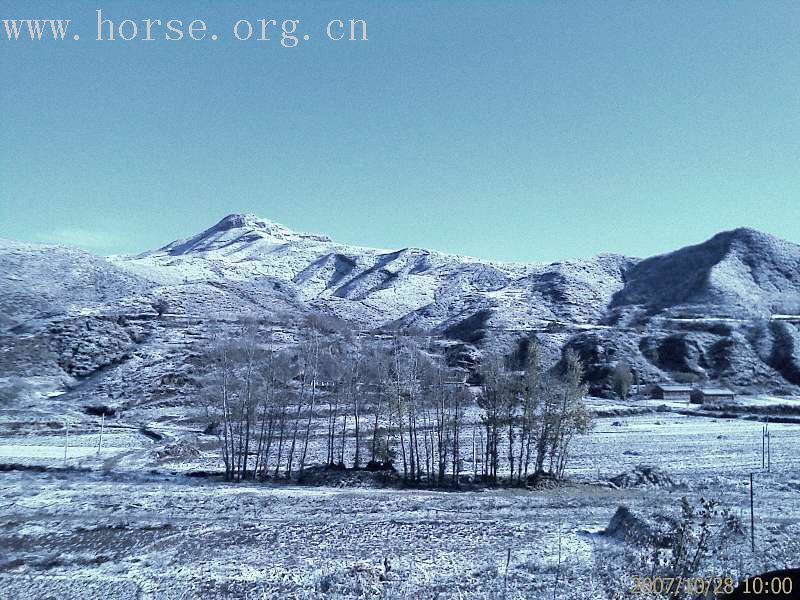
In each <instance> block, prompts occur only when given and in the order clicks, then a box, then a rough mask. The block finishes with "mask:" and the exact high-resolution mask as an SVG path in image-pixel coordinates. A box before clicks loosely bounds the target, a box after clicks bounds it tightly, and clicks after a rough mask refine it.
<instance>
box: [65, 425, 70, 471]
mask: <svg viewBox="0 0 800 600" xmlns="http://www.w3.org/2000/svg"><path fill="white" fill-rule="evenodd" d="M68 446H69V419H64V466H65V467H66V466H67V447H68Z"/></svg>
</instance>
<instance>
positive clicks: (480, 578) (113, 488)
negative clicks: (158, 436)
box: [0, 413, 800, 598]
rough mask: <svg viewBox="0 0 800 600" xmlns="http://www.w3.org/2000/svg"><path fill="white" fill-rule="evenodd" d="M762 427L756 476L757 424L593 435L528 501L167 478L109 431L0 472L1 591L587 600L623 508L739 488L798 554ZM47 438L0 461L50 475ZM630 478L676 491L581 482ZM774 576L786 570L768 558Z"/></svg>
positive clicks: (735, 496)
mask: <svg viewBox="0 0 800 600" xmlns="http://www.w3.org/2000/svg"><path fill="white" fill-rule="evenodd" d="M771 428H772V431H773V440H772V451H773V455H772V467H773V468H772V471H771V472H765V471H762V470H761V468H760V460H761V455H760V424H759V423H756V422H752V421H745V420H739V419H711V418H701V417H696V416H687V415H679V414H674V413H657V414H655V413H654V414H645V415H634V416H629V417H622V418H603V419H599V420H598V422H597V424H596V427H595V430H594V432H593V433H592V434H591V435H590V436H587V437H585V438H581V439H579V440H578V443H576V445H575V449H574V455H573V462H572V468H571V469H570V474H571V476H572V477H573V478H574V479H575V481H576V483H574V484H572V485H570V486H568V487H565V488H560V489H553V490H540V491H533V492H531V491H527V490H524V489H519V490H505V489H485V490H479V491H464V492H450V491H447V492H445V491H420V490H386V489H333V488H306V487H297V486H289V485H282V486H280V485H272V484H253V483H246V484H239V485H236V484H224V483H221V482H217V481H213V480H210V481H207V480H197V479H195V478H188V477H185V476H182V475H173V474H172V469H173V468H174V467H176V466H177V464H178V463H174V462H167V463H161V462H159V461H157V460H155V458H154V456H153V454H152V449H153V447H154V445H153V444H152V440H149V438H146V437H145V436H143V435H141V434H139V433H138V432H137V431H135V430H121V431H113V430H112V432H111V433H109V434H108V444H109V445H108V446H106V447H105V448H104V450H103V451H102V455H101V456H102V457H103V459H102V460H99V461H98V460H97V459H96V456H95V457H92V456H89V454H90V453H92V452H96V446H94V445H93V444H94V443H95V442H96V436H94V435H93V434H88V433H84V434H80V435H77V436H75V441H76V447H75V448H74V451H75V452H76V454H77V453H78V452H81V453H87V454H86V455H84V456H75V458H74V461H75V462H73V463H70V464H72V465H73V466H91V467H93V468H94V470H93V471H91V472H68V471H67V472H64V471H61V472H51V473H33V472H26V471H10V472H5V473H0V547H2V548H5V549H7V550H6V553H4V556H3V558H2V560H1V561H0V585H2V586H3V587H2V589H4V590H7V591H9V593H12V596H11V597H16V598H34V597H41V596H43V595H45V594H56V595H58V597H64V598H87V597H100V596H102V597H119V598H134V597H152V598H191V597H210V598H214V597H219V598H246V597H247V598H253V597H275V598H277V597H295V598H303V597H317V598H334V597H337V598H348V597H352V598H355V597H362V598H372V597H375V598H377V597H380V595H381V594H383V597H389V598H407V597H412V596H413V597H417V598H429V597H434V596H437V595H438V597H441V598H457V597H461V598H489V597H497V596H502V595H503V589H504V588H505V590H506V592H505V596H506V597H508V598H545V597H547V598H552V597H553V592H554V590H553V586H554V585H555V573H556V571H560V576H559V579H560V581H561V583H560V584H559V585H561V586H563V589H562V588H560V592H563V593H557V595H556V597H559V598H560V597H567V592H569V595H570V596H571V597H576V598H598V597H603V595H602V594H601V593H600V592H599V591H598V589H597V588H596V585H597V579H596V578H595V577H593V576H592V573H594V571H595V570H596V569H598V568H601V569H602V568H604V567H603V566H602V560H603V559H602V558H601V559H600V565H598V564H596V560H597V558H598V555H597V553H598V552H599V551H600V548H601V547H602V543H601V542H602V539H601V538H599V537H598V536H596V535H592V534H589V533H588V532H589V531H600V530H602V529H603V528H604V527H605V526H606V525H607V524H608V521H609V519H610V518H611V515H612V514H613V513H614V511H615V510H616V508H617V507H618V506H619V505H620V504H623V503H624V504H626V505H629V506H631V507H632V508H634V509H636V510H642V511H652V510H674V509H675V508H676V503H677V500H678V498H679V497H680V496H681V495H683V494H686V495H688V496H690V497H692V498H697V497H698V496H701V495H703V496H706V497H711V496H715V497H720V498H721V499H722V500H723V502H725V504H726V506H731V507H733V508H734V509H735V510H736V511H739V512H742V511H744V510H745V507H746V506H747V502H748V494H749V488H748V478H749V473H750V472H751V471H755V473H756V481H757V487H756V494H757V496H756V502H757V504H756V506H757V509H758V511H757V517H758V521H757V538H758V540H759V543H764V544H767V543H769V544H772V545H773V546H774V547H775V548H782V547H787V544H790V543H791V541H790V540H791V539H795V540H796V539H797V534H798V533H800V531H798V523H799V522H800V477H798V473H800V470H798V468H799V467H800V456H799V455H798V454H797V453H796V451H794V449H796V448H797V447H798V442H800V426H798V425H794V424H773V425H772V426H771ZM172 431H173V434H175V432H176V431H177V430H176V429H174V428H173V430H172ZM115 436H119V442H118V441H117V439H116V438H115ZM39 437H40V438H41V436H39ZM59 439H61V440H62V442H63V438H59V436H58V435H52V436H50V437H49V438H47V440H45V441H43V440H42V439H39V440H32V441H31V440H21V439H19V440H14V443H9V436H5V437H4V438H3V439H2V440H0V447H2V448H8V447H11V448H13V449H14V450H13V452H15V453H17V456H16V458H24V457H25V456H27V457H29V458H37V459H44V460H51V457H49V456H45V457H42V456H41V455H40V453H41V452H42V451H43V449H47V450H46V452H57V451H59V450H61V451H62V452H63V446H61V447H59V445H58V442H59ZM23 441H27V442H28V443H23ZM131 453H133V454H132V455H131ZM37 455H38V456H37ZM126 456H133V457H134V458H136V460H134V461H133V462H131V463H129V464H126V463H125V462H124V461H122V459H123V458H124V457H126ZM61 459H63V454H62V455H57V456H54V457H52V461H53V464H58V463H59V461H60V460H61ZM209 459H210V456H209ZM3 460H5V459H3ZM642 463H647V464H655V465H658V466H661V467H663V468H665V469H666V470H667V471H669V472H670V473H672V474H673V475H674V476H675V477H676V478H677V479H679V480H681V481H682V482H683V483H684V486H685V487H683V488H681V489H676V490H665V489H627V490H625V489H612V488H609V487H607V486H605V485H604V486H598V485H596V484H594V483H593V482H595V481H596V480H598V479H601V480H606V479H607V478H608V477H610V476H612V475H615V474H617V473H619V472H621V471H624V470H627V469H629V468H631V467H633V466H635V465H637V464H642ZM104 466H105V468H103V467H104ZM559 548H560V552H559ZM509 549H511V555H510V562H509V566H508V574H507V576H506V560H507V558H508V551H509ZM789 551H791V550H788V551H787V552H789ZM774 560H775V561H778V562H780V561H781V560H789V559H787V558H785V557H784V558H781V555H780V554H778V553H777V551H776V554H775V558H774ZM556 591H557V592H559V590H556Z"/></svg>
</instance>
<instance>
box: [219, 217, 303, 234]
mask: <svg viewBox="0 0 800 600" xmlns="http://www.w3.org/2000/svg"><path fill="white" fill-rule="evenodd" d="M211 229H212V230H214V231H228V230H230V229H261V230H264V231H275V230H281V231H283V232H287V233H294V232H293V231H291V230H290V229H288V228H286V227H284V226H283V225H280V224H279V223H274V222H272V221H269V220H267V219H262V218H261V217H258V216H256V215H254V214H250V213H233V214H230V215H228V216H226V217H223V218H222V220H220V222H219V223H217V224H216V225H214V226H213V227H212V228H211Z"/></svg>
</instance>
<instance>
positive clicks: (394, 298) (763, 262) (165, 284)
mask: <svg viewBox="0 0 800 600" xmlns="http://www.w3.org/2000/svg"><path fill="white" fill-rule="evenodd" d="M0 281H2V282H3V284H4V285H3V287H2V289H0V308H2V309H3V310H2V311H0V313H2V318H0V341H2V342H3V343H4V344H5V345H6V346H7V347H10V348H14V347H19V344H22V343H23V341H24V340H28V342H30V340H38V341H37V343H38V344H39V346H41V347H48V348H50V349H51V350H52V351H53V352H54V353H55V355H56V357H57V358H56V359H53V360H54V361H55V363H53V362H52V361H51V363H48V364H47V365H46V369H45V367H44V366H42V365H39V366H37V365H27V366H26V367H25V369H27V370H26V371H25V372H35V371H36V370H37V369H38V370H39V371H47V372H59V369H61V370H62V371H64V373H65V376H70V377H75V376H80V377H83V376H86V375H87V374H91V373H93V369H99V368H101V367H102V366H103V365H108V364H116V363H117V362H119V361H122V363H125V361H127V360H128V359H127V358H126V357H127V356H129V355H130V353H131V352H132V350H131V348H137V347H139V346H138V345H139V344H144V346H145V347H147V344H148V342H144V341H141V340H144V339H146V338H147V335H145V334H144V333H142V332H143V331H145V332H146V331H151V330H154V331H161V330H162V329H163V328H164V327H167V326H168V325H167V324H162V323H161V321H160V320H156V321H153V319H154V316H153V315H154V314H155V310H156V309H155V308H154V307H155V306H157V305H158V304H162V305H166V306H168V307H169V310H168V312H169V314H170V321H168V322H167V323H169V322H172V323H174V324H173V325H170V326H169V327H173V328H177V330H178V331H182V330H185V331H189V330H191V331H193V333H192V335H198V336H199V338H198V339H203V338H204V337H206V336H208V335H210V333H209V332H210V328H213V327H214V325H213V323H215V322H224V321H225V320H229V319H230V317H231V316H234V315H248V314H250V315H257V316H258V317H259V319H262V320H266V321H267V322H269V323H272V324H273V326H275V327H278V328H279V329H284V330H287V331H290V330H297V331H299V330H300V328H301V327H302V323H303V322H304V320H305V319H306V318H307V317H309V316H310V315H314V314H318V315H321V316H324V317H326V318H329V319H334V320H336V321H338V322H341V323H346V324H347V326H348V327H351V328H354V329H356V330H358V331H372V332H378V333H379V332H389V331H396V330H407V331H411V330H414V331H424V332H427V334H428V335H430V336H433V339H435V340H436V344H437V345H438V348H439V351H442V352H444V353H445V354H446V356H448V360H453V361H456V362H457V363H458V364H461V365H468V366H469V365H474V364H475V363H476V361H477V359H478V357H479V355H480V354H481V353H485V352H503V353H506V354H509V353H511V354H513V353H515V352H517V349H518V348H519V347H520V346H519V344H520V343H521V340H523V339H524V338H527V337H528V336H530V335H536V336H537V337H538V338H539V340H540V342H541V344H542V347H543V349H544V356H545V359H546V361H548V363H549V364H553V363H554V362H556V361H558V360H559V357H560V356H561V353H562V352H563V351H564V350H565V349H566V348H569V347H571V348H573V349H574V350H576V351H577V352H578V353H579V354H580V356H581V358H582V359H583V361H584V363H585V364H586V366H587V373H588V376H589V378H590V383H591V384H592V386H593V387H592V390H593V393H600V394H607V393H609V390H610V380H611V376H612V371H613V368H614V366H615V365H617V364H618V363H619V362H620V361H625V362H627V363H629V364H630V365H632V367H633V368H634V370H635V371H636V372H637V373H638V374H639V376H640V379H641V380H642V381H644V382H647V381H663V380H667V381H668V380H681V381H684V380H708V381H714V382H720V383H722V384H725V385H730V386H734V387H737V388H738V389H749V388H752V389H771V390H775V389H793V388H792V386H796V385H798V384H800V379H798V375H797V374H798V373H800V364H799V363H798V361H800V350H799V349H800V326H799V325H800V317H797V315H800V246H798V245H796V244H793V243H791V242H787V241H785V240H780V239H778V238H775V237H773V236H770V235H768V234H764V233H762V232H758V231H756V230H753V229H749V228H739V229H734V230H731V231H725V232H720V233H718V234H716V235H715V236H713V237H712V238H710V239H709V240H706V241H705V242H702V243H699V244H695V245H692V246H687V247H684V248H680V249H678V250H675V251H673V252H668V253H664V254H661V255H657V256H653V257H649V258H645V259H638V258H633V257H627V256H623V255H618V254H611V253H603V254H599V255H597V256H594V257H591V258H588V259H572V260H562V261H556V262H551V263H503V262H498V261H482V260H479V259H476V258H473V257H466V256H459V255H451V254H447V253H443V252H437V251H433V250H426V249H421V248H401V249H394V250H386V249H377V248H367V247H361V246H353V245H348V244H341V243H337V242H335V241H333V240H331V238H329V237H328V236H324V235H317V234H312V233H298V232H295V231H293V230H291V229H289V228H288V227H285V226H283V225H280V224H278V223H274V222H272V221H269V220H267V219H263V218H260V217H257V216H255V215H248V214H237V213H234V214H231V215H227V216H226V217H224V218H223V219H222V220H220V221H219V222H217V223H216V224H214V225H212V226H211V227H209V228H207V229H205V230H204V231H202V232H200V233H198V234H196V235H194V236H191V237H189V238H185V239H181V240H175V241H173V242H170V243H168V244H166V245H165V246H162V247H161V248H158V249H156V250H152V251H148V252H144V253H141V254H138V255H135V256H116V257H109V258H106V259H103V258H99V257H95V256H93V255H90V254H88V253H85V252H82V251H79V250H76V249H72V248H69V247H64V246H44V245H34V244H26V243H17V242H10V241H5V242H3V241H0ZM776 314H783V315H789V317H790V318H789V319H781V320H780V321H775V320H774V319H773V316H774V315H776ZM792 315H795V317H796V319H797V320H796V322H795V320H793V319H795V317H792ZM771 319H772V320H771ZM131 323H134V324H136V323H138V325H135V326H134V325H131ZM190 323H195V325H189V324H190ZM765 323H768V324H767V325H765ZM87 328H88V329H87ZM87 330H88V331H91V332H95V333H93V334H91V336H92V337H91V339H92V340H94V341H88V342H87V341H86V340H84V339H83V337H82V336H85V335H87V334H86V331H87ZM98 332H103V333H102V335H100V333H98ZM167 333H168V329H164V330H163V332H162V335H167ZM23 334H24V335H23ZM148 335H149V334H148ZM98 336H99V337H98ZM95 338H96V339H95ZM115 339H122V340H124V344H122V345H120V344H119V343H117V342H115V341H114V340H115ZM28 342H25V343H28ZM142 352H145V354H146V351H145V350H142ZM9 356H10V355H9V354H7V353H6V355H5V358H6V359H7V358H8V357H9ZM37 360H38V359H37ZM48 360H49V359H48ZM23 362H24V361H23ZM17 363H19V361H16V362H14V363H13V365H5V367H6V369H7V370H9V372H14V370H15V369H16V370H17V371H19V370H20V369H22V367H20V366H19V365H18V364H17ZM3 366H4V365H3V357H0V370H2V367H3ZM23 366H24V365H23ZM133 376H134V377H135V374H134V375H133Z"/></svg>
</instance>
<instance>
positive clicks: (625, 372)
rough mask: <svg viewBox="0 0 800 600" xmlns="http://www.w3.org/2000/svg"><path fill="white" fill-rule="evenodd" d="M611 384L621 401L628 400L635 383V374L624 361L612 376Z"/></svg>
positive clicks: (620, 362) (618, 365)
mask: <svg viewBox="0 0 800 600" xmlns="http://www.w3.org/2000/svg"><path fill="white" fill-rule="evenodd" d="M611 383H612V385H613V387H614V392H615V393H616V394H617V396H619V398H620V399H621V400H627V399H628V395H629V394H630V391H631V384H632V383H633V373H632V372H631V368H630V365H628V363H626V362H625V361H623V360H621V361H619V362H618V363H617V366H616V367H615V368H614V372H613V374H612V382H611Z"/></svg>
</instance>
